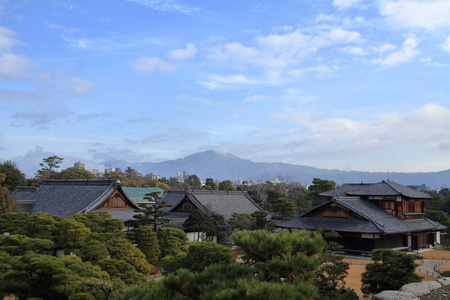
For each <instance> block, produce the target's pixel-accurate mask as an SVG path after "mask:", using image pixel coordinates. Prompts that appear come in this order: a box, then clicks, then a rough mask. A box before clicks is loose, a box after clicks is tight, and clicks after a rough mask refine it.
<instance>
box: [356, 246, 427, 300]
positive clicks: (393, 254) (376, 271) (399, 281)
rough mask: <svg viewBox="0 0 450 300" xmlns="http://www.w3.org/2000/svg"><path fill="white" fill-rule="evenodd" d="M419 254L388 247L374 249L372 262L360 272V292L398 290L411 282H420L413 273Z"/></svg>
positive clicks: (419, 257) (373, 292) (372, 292)
mask: <svg viewBox="0 0 450 300" xmlns="http://www.w3.org/2000/svg"><path fill="white" fill-rule="evenodd" d="M421 258H422V257H421V256H419V255H412V254H410V255H408V254H406V253H404V252H399V251H394V250H390V249H376V250H373V251H372V259H373V260H374V263H373V264H368V265H367V266H366V272H365V273H363V274H362V279H361V281H362V283H363V286H362V289H361V290H362V292H363V293H364V294H366V295H367V294H377V293H380V292H382V291H384V290H398V289H400V288H401V287H402V286H403V285H405V284H407V283H411V282H420V277H419V275H417V274H416V273H415V269H416V267H417V264H416V263H415V262H414V260H416V259H421Z"/></svg>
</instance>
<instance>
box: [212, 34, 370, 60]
mask: <svg viewBox="0 0 450 300" xmlns="http://www.w3.org/2000/svg"><path fill="white" fill-rule="evenodd" d="M254 41H255V43H256V45H255V46H254V47H249V46H245V45H242V44H240V43H226V44H224V45H222V46H220V47H217V48H214V49H212V51H211V53H210V54H209V55H208V58H209V59H212V60H214V61H218V62H230V61H231V62H235V63H236V66H238V67H240V68H242V67H244V66H257V67H269V68H279V67H286V66H292V65H298V64H299V63H301V62H302V60H303V59H305V58H306V57H307V56H310V55H313V54H315V53H316V52H317V51H319V50H320V49H322V48H327V47H331V46H335V45H341V44H352V43H358V42H361V41H362V38H361V35H360V34H359V33H358V32H356V31H349V30H346V29H342V28H331V29H328V30H322V31H319V32H316V33H304V32H301V31H300V30H296V31H293V32H288V33H284V34H270V35H267V36H259V37H256V38H255V39H254Z"/></svg>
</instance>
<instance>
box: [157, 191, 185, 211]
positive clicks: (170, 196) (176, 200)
mask: <svg viewBox="0 0 450 300" xmlns="http://www.w3.org/2000/svg"><path fill="white" fill-rule="evenodd" d="M186 195H187V192H186V191H173V190H168V191H166V192H165V193H164V195H163V199H164V201H166V202H167V204H168V205H172V206H170V207H164V208H163V210H164V211H171V210H173V209H174V208H175V207H177V206H178V205H179V204H180V203H181V201H183V200H184V198H186Z"/></svg>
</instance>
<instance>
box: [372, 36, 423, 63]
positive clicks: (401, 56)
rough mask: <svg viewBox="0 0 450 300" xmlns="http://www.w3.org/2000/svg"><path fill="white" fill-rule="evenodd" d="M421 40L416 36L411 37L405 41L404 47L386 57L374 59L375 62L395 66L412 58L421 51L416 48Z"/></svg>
mask: <svg viewBox="0 0 450 300" xmlns="http://www.w3.org/2000/svg"><path fill="white" fill-rule="evenodd" d="M418 43H419V41H418V40H417V39H416V38H415V37H414V36H412V37H409V38H407V39H406V40H405V41H404V42H403V47H402V49H400V50H399V51H396V52H392V53H390V54H389V55H388V56H387V57H386V58H384V59H374V60H373V62H374V63H376V64H379V65H382V66H384V67H394V66H397V65H399V64H401V63H405V62H408V61H410V60H412V59H413V58H414V57H415V56H417V54H418V53H419V52H418V51H417V50H416V48H417V45H418Z"/></svg>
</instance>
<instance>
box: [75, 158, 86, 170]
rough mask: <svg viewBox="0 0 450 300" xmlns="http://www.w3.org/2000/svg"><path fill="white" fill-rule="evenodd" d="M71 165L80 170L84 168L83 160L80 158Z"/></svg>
mask: <svg viewBox="0 0 450 300" xmlns="http://www.w3.org/2000/svg"><path fill="white" fill-rule="evenodd" d="M73 167H74V168H75V169H82V170H84V162H82V161H81V160H80V161H78V162H76V163H74V164H73Z"/></svg>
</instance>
